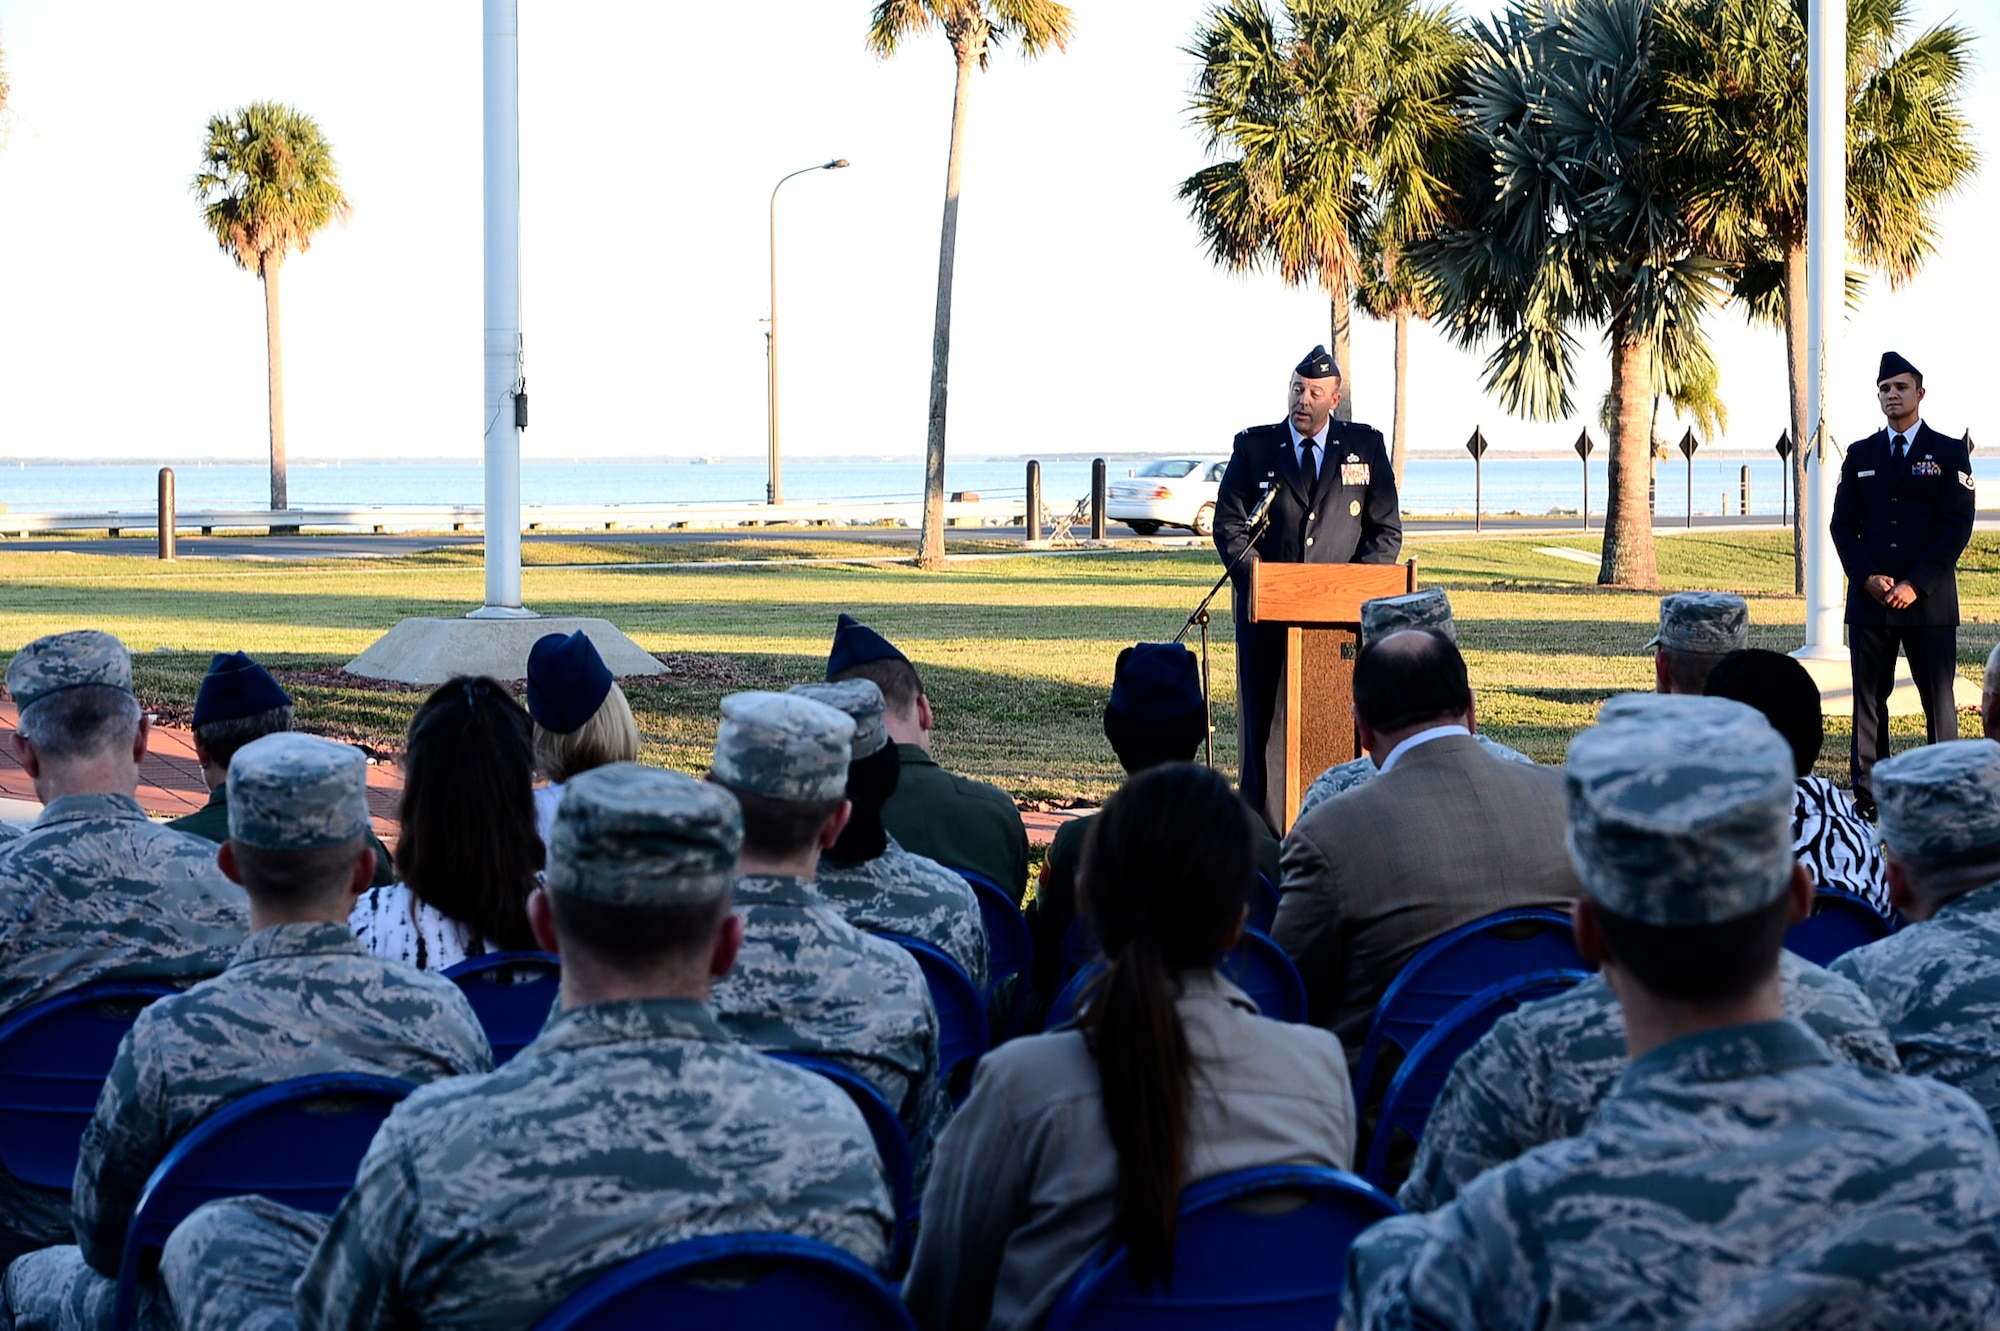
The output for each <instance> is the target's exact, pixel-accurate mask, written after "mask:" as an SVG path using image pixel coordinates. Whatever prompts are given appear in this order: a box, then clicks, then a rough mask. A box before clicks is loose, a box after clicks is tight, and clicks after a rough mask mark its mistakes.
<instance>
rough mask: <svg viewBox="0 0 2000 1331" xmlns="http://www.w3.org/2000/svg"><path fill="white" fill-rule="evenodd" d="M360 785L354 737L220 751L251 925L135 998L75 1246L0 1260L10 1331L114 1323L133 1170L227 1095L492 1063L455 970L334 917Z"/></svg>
mask: <svg viewBox="0 0 2000 1331" xmlns="http://www.w3.org/2000/svg"><path fill="white" fill-rule="evenodd" d="M367 789H368V760H367V758H366V757H365V756H364V755H363V754H362V752H361V750H359V749H356V748H353V747H352V746H350V745H346V744H334V743H332V742H330V741H328V740H323V739H315V738H313V737H311V736H308V735H294V734H276V735H269V736H266V737H265V738H263V739H260V740H257V741H255V742H253V743H251V744H248V745H246V746H245V747H244V748H243V749H242V750H240V751H239V752H238V753H237V754H236V756H235V759H234V761H232V762H231V763H230V767H229V798H228V800H227V804H228V808H229V839H228V840H227V841H226V842H224V843H223V846H222V849H221V851H220V852H219V853H218V858H219V860H220V861H221V867H222V870H223V872H224V873H226V874H228V875H229V876H230V877H231V878H232V879H234V880H235V881H237V882H239V883H241V884H242V885H243V888H244V890H245V891H246V892H247V893H248V894H249V897H250V928H251V930H252V932H251V934H250V936H249V937H248V938H247V939H245V940H244V942H243V945H242V947H241V948H239V949H238V950H237V953H236V956H235V957H234V958H233V959H232V960H231V961H230V963H229V967H228V969H227V970H225V971H223V972H222V974H220V975H218V976H216V977H215V978H214V979H212V980H207V981H204V982H203V983H201V984H198V985H196V986H195V987H194V988H192V989H190V990H188V991H187V992H186V993H185V994H178V995H175V996H173V997H170V998H162V999H160V1000H159V1001H158V1002H156V1003H154V1004H153V1005H152V1006H151V1007H149V1008H147V1009H146V1010H145V1011H144V1012H141V1013H140V1014H139V1019H138V1021H137V1022H136V1023H135V1024H134V1025H133V1027H132V1030H131V1032H130V1033H129V1034H128V1035H126V1037H125V1039H124V1041H123V1043H121V1044H120V1045H119V1048H118V1059H117V1061H116V1062H115V1063H114V1064H113V1065H112V1068H111V1076H110V1078H109V1079H108V1081H107V1082H106V1083H105V1089H104V1093H103V1095H102V1096H101V1097H100V1098H99V1099H98V1102H97V1113H96V1117H95V1118H94V1119H93V1120H92V1121H91V1124H90V1126H89V1127H88V1128H87V1129H85V1131H84V1134H83V1146H82V1150H81V1152H80V1154H79V1156H78V1159H77V1166H76V1187H75V1190H74V1208H75V1226H76V1238H77V1242H78V1244H80V1245H81V1246H80V1247H77V1246H68V1247H59V1248H47V1249H44V1250H42V1251H41V1252H36V1253H30V1254H29V1255H27V1256H26V1257H23V1258H21V1259H19V1260H18V1261H16V1262H15V1263H14V1264H13V1265H12V1266H11V1267H9V1268H8V1270H7V1276H6V1282H5V1290H6V1312H7V1315H8V1316H11V1318H12V1322H11V1325H12V1326H13V1327H15V1328H17V1329H18V1331H27V1329H28V1328H48V1329H49V1331H56V1328H68V1329H70V1331H80V1329H87V1328H92V1327H108V1326H109V1325H110V1324H111V1312H112V1308H113V1305H114V1304H115V1302H116V1298H117V1292H118V1268H119V1263H120V1261H121V1259H122V1258H123V1256H124V1250H125V1231H126V1228H127V1226H129V1225H130V1224H131V1221H132V1213H133V1212H134V1211H135V1210H136V1209H137V1207H138V1204H139V1197H140V1194H141V1193H142V1192H143V1191H144V1190H145V1186H146V1180H147V1179H148V1178H149V1177H150V1176H151V1175H152V1172H153V1170H154V1169H155V1168H156V1167H157V1166H158V1165H159V1163H160V1162H161V1160H163V1159H165V1158H166V1154H167V1152H168V1150H169V1149H171V1148H172V1146H173V1145H174V1143H175V1142H177V1141H179V1140H180V1139H181V1138H182V1137H184V1136H186V1135H187V1133H188V1132H189V1131H190V1130H191V1129H193V1128H194V1127H195V1126H196V1125H197V1124H199V1123H200V1122H201V1121H202V1120H203V1119H205V1118H207V1117H208V1116H209V1115H210V1114H211V1113H213V1112H214V1111H215V1110H217V1109H219V1108H221V1107H222V1106H223V1105H224V1104H226V1103H228V1102H229V1101H231V1100H233V1099H235V1098H236V1097H237V1096H240V1095H243V1094H245V1093H247V1092H249V1091H254V1090H256V1089H258V1088H259V1087H263V1086H269V1085H271V1084H273V1083H274V1082H280V1081H289V1080H290V1079H292V1078H294V1077H308V1076H314V1075H316V1074H320V1073H328V1072H362V1073H369V1074H372V1075H374V1076H379V1077H393V1078H396V1079H397V1080H400V1081H410V1082H430V1081H436V1080H438V1079H440V1078H443V1077H455V1076H460V1075H463V1074H466V1073H473V1072H486V1071H490V1070H491V1069H492V1067H493V1056H492V1054H491V1053H490V1052H489V1051H488V1050H487V1047H486V1037H485V1035H484V1034H482V1033H481V1031H480V1029H479V1021H478V1019H477V1018H476V1017H474V1016H473V1014H472V1008H471V1006H470V1005H469V1004H468V1003H467V1002H466V1001H465V997H464V995H463V994H461V993H459V991H458V986H457V985H455V984H453V983H452V982H451V981H449V980H445V979H442V978H439V977H436V976H430V975H425V974H424V973H422V972H421V971H415V970H412V969H410V968H409V967H407V966H404V965H401V964H400V963H397V962H392V961H385V960H383V959H381V958H379V957H371V956H369V955H368V954H367V953H366V952H364V951H362V948H361V944H360V943H358V942H356V941H355V938H354V934H353V932H352V931H350V930H349V929H348V927H347V912H348V911H349V909H351V908H352V907H353V905H354V899H355V898H356V897H358V896H359V895H360V894H361V893H362V891H363V890H364V889H366V888H367V886H368V883H369V879H370V878H371V876H372V875H373V873H374V870H375V853H374V851H373V850H371V849H370V848H369V845H368V798H367ZM299 1149H301V1150H310V1149H312V1144H311V1143H310V1142H300V1143H299ZM141 1303H142V1311H143V1312H144V1313H145V1315H146V1320H147V1321H148V1322H149V1323H151V1324H155V1325H160V1326H169V1327H170V1326H171V1325H172V1320H171V1317H170V1316H169V1315H168V1313H167V1310H166V1309H165V1308H163V1307H160V1306H158V1301H157V1299H155V1298H154V1291H153V1289H152V1287H151V1286H148V1287H146V1288H144V1289H142V1291H141Z"/></svg>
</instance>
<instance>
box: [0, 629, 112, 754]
mask: <svg viewBox="0 0 2000 1331" xmlns="http://www.w3.org/2000/svg"><path fill="white" fill-rule="evenodd" d="M7 692H8V693H10V694H12V695H13V697H14V704H15V706H16V707H17V708H18V709H19V712H18V718H17V730H18V733H19V734H20V736H21V738H22V739H24V740H27V741H28V742H29V743H30V744H33V745H34V746H35V749H36V752H37V753H38V754H39V755H40V757H41V759H42V760H43V761H44V762H49V761H53V762H83V761H88V760H91V759H95V758H98V757H101V756H103V755H104V754H106V753H108V752H111V751H113V750H116V749H121V748H123V749H129V748H130V747H131V746H132V744H133V743H134V742H135V741H136V740H137V739H138V735H139V720H140V713H139V700H138V699H137V698H136V697H135V696H134V695H133V692H132V656H131V654H130V653H129V652H127V651H126V650H125V644H124V643H122V642H120V641H118V639H116V638H114V637H112V636H111V635H110V634H109V633H101V632H98V631H97V630H95V629H78V630H74V631H72V632H68V633H52V634H49V635H48V636H47V637H42V638H37V639H35V640H34V641H33V642H30V643H28V644H27V645H26V646H24V647H22V648H21V650H20V651H18V652H16V653H14V659H13V660H12V661H10V662H9V663H8V665H7Z"/></svg>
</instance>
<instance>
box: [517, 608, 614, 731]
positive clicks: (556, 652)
mask: <svg viewBox="0 0 2000 1331" xmlns="http://www.w3.org/2000/svg"><path fill="white" fill-rule="evenodd" d="M610 693H611V667H610V666H607V665H605V664H604V658H603V657H601V656H599V655H598V654H597V648H596V647H595V646H594V645H592V643H591V641H590V639H589V638H588V637H586V636H584V632H583V630H582V629H578V630H577V631H576V632H574V633H572V634H569V635H568V636H567V637H565V636H564V635H562V634H560V633H550V634H546V635H544V636H543V637H541V638H538V639H537V640H536V641H535V645H534V646H533V647H532V648H531V649H529V651H528V715H529V716H532V717H534V718H535V724H537V725H539V726H540V727H541V728H542V729H544V730H553V731H555V732H556V733H557V734H561V735H567V734H569V733H570V732H571V731H573V730H580V729H581V728H582V727H583V725H584V723H585V722H586V721H588V720H590V718H591V717H593V716H595V715H597V709H598V708H599V707H602V706H603V705H604V700H605V698H606V697H607V696H609V695H610Z"/></svg>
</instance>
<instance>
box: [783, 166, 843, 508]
mask: <svg viewBox="0 0 2000 1331" xmlns="http://www.w3.org/2000/svg"><path fill="white" fill-rule="evenodd" d="M846 165H847V159H846V158H845V157H836V158H835V159H834V160H832V161H831V162H821V163H820V164H819V165H818V166H807V167H801V168H799V169H798V170H797V171H794V172H792V175H791V176H780V177H779V178H778V183H777V184H776V185H773V186H771V318H770V321H769V324H770V326H769V327H767V328H766V329H765V330H764V363H765V369H766V372H767V383H766V385H765V393H766V395H767V397H768V398H769V401H768V403H767V404H766V406H767V409H768V411H769V416H770V422H771V433H770V452H771V456H770V476H769V479H767V480H766V481H765V482H764V502H765V503H767V504H782V503H784V502H785V487H784V484H783V482H782V481H781V480H780V479H779V475H778V189H779V187H780V186H782V185H783V184H784V183H785V182H786V181H787V180H790V179H791V178H792V176H802V175H805V174H806V173H807V172H808V171H837V170H839V169H840V168H841V167H843V166H846Z"/></svg>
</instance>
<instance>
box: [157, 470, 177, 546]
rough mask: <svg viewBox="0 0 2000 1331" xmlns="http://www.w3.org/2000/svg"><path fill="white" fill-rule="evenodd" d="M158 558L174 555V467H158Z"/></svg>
mask: <svg viewBox="0 0 2000 1331" xmlns="http://www.w3.org/2000/svg"><path fill="white" fill-rule="evenodd" d="M158 526H159V529H160V558H162V559H172V558H173V557H174V469H173V468H172V467H162V468H160V512H159V523H158Z"/></svg>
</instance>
